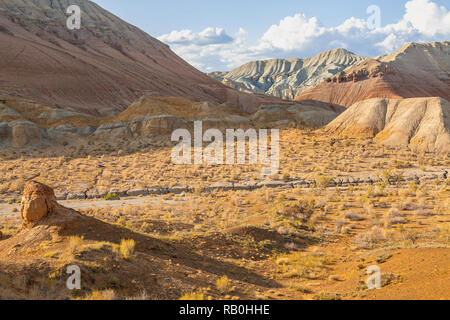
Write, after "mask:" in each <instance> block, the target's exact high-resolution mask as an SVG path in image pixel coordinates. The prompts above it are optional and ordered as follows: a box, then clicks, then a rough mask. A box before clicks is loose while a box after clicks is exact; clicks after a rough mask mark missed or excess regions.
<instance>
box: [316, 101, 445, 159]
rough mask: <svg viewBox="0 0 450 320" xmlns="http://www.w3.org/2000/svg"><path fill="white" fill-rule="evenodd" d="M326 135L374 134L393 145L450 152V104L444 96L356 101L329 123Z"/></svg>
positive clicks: (382, 141) (360, 135)
mask: <svg viewBox="0 0 450 320" xmlns="http://www.w3.org/2000/svg"><path fill="white" fill-rule="evenodd" d="M323 132H324V134H327V135H332V136H344V137H356V138H361V137H364V138H365V137H370V138H372V137H374V138H375V141H377V142H380V143H383V144H385V145H391V146H409V147H410V148H411V149H414V150H418V151H427V152H431V151H438V152H444V153H445V152H450V103H449V102H448V101H447V100H445V99H443V98H438V97H435V98H410V99H382V98H374V99H369V100H365V101H360V102H357V103H355V104H354V105H353V106H351V107H350V108H348V109H347V110H346V111H345V112H344V113H342V114H341V115H340V116H338V117H337V118H336V119H334V120H333V121H332V122H331V123H329V124H328V125H327V126H326V127H325V128H324V129H323Z"/></svg>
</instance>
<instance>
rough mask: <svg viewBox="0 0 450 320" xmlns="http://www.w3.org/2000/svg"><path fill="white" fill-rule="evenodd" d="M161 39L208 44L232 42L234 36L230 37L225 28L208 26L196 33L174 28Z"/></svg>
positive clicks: (176, 42) (180, 42)
mask: <svg viewBox="0 0 450 320" xmlns="http://www.w3.org/2000/svg"><path fill="white" fill-rule="evenodd" d="M158 39H159V40H161V41H163V42H165V43H168V44H174V45H192V44H195V45H200V46H207V45H211V44H223V43H230V42H232V41H233V38H232V37H230V36H229V35H228V34H227V33H226V32H225V30H224V29H222V28H213V27H208V28H206V29H205V30H203V31H201V32H198V33H195V32H193V31H192V30H188V29H185V30H181V31H177V30H174V31H172V32H171V33H169V34H164V35H162V36H160V37H159V38H158Z"/></svg>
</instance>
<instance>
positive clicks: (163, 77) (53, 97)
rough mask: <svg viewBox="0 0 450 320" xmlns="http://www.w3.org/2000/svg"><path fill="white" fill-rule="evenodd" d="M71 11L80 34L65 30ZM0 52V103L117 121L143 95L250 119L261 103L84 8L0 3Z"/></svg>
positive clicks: (28, 0)
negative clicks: (11, 100)
mask: <svg viewBox="0 0 450 320" xmlns="http://www.w3.org/2000/svg"><path fill="white" fill-rule="evenodd" d="M72 4H77V5H79V6H80V8H81V10H82V17H81V19H82V20H81V29H80V30H74V31H69V30H68V29H67V27H66V19H67V16H68V15H66V13H65V12H66V8H67V7H68V6H69V5H72ZM0 44H1V45H0V70H1V73H0V95H1V94H4V95H5V94H8V95H11V96H16V97H20V98H26V99H31V100H35V101H38V102H42V103H48V104H52V105H60V106H62V107H64V108H66V109H71V110H72V111H81V112H84V113H89V114H92V115H111V114H116V113H118V112H120V111H122V110H123V109H125V108H126V106H128V105H129V104H130V103H132V102H133V101H135V100H136V99H138V98H139V97H141V96H143V95H160V96H183V97H186V98H189V99H192V100H195V101H209V102H211V103H214V104H221V103H225V102H229V103H231V104H234V105H236V106H238V107H240V108H241V109H243V110H252V109H253V111H254V109H255V108H256V106H258V105H260V104H263V103H264V101H263V100H264V99H266V98H264V97H256V96H251V95H247V94H245V95H244V94H242V93H238V92H236V91H234V90H231V89H229V88H228V87H226V86H224V85H222V84H220V83H218V82H216V81H214V80H212V79H211V78H210V77H208V76H206V75H205V74H203V73H202V72H200V71H198V70H196V69H195V68H194V67H192V66H190V65H189V64H188V63H186V62H185V61H183V60H182V59H181V58H180V57H178V56H177V55H176V54H174V53H173V52H172V51H171V50H170V48H169V47H168V46H167V45H165V44H163V43H161V42H160V41H158V40H156V39H154V38H152V37H151V36H149V35H148V34H146V33H145V32H143V31H141V30H139V29H138V28H136V27H134V26H132V25H130V24H128V23H126V22H124V21H123V20H121V19H119V18H118V17H116V16H114V15H113V14H111V13H109V12H107V11H105V10H103V9H102V8H101V7H99V6H98V5H96V4H95V3H93V2H91V1H87V0H70V1H69V0H0ZM273 101H274V100H273V99H272V100H271V102H273Z"/></svg>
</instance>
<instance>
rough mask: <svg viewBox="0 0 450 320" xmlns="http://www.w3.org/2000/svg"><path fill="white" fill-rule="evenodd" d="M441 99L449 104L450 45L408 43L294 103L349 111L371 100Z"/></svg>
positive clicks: (304, 94)
mask: <svg viewBox="0 0 450 320" xmlns="http://www.w3.org/2000/svg"><path fill="white" fill-rule="evenodd" d="M416 97H441V98H444V99H446V100H450V42H449V41H444V42H434V43H424V44H416V43H409V44H407V45H405V46H404V47H402V48H401V49H399V50H398V51H397V52H396V53H394V54H392V55H388V56H384V57H380V58H378V59H367V60H366V61H364V62H362V63H360V64H359V65H357V66H354V67H351V68H349V69H347V70H345V71H343V72H341V73H339V74H337V75H335V76H334V77H331V78H329V79H327V80H325V81H324V82H322V83H320V84H318V85H317V86H315V87H313V88H311V89H309V90H307V91H305V92H303V93H302V94H301V95H300V96H299V97H298V98H297V99H296V100H307V99H313V100H320V101H324V102H329V103H335V104H339V105H343V106H346V107H350V106H352V105H353V104H355V103H356V102H358V101H363V100H368V99H371V98H391V99H398V98H416Z"/></svg>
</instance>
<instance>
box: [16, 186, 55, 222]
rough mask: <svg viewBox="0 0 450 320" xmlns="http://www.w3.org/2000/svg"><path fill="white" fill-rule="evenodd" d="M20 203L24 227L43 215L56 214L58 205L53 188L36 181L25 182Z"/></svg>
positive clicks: (38, 219)
mask: <svg viewBox="0 0 450 320" xmlns="http://www.w3.org/2000/svg"><path fill="white" fill-rule="evenodd" d="M21 203H22V207H21V208H20V214H21V217H22V223H23V226H24V227H28V226H33V225H34V224H35V223H37V222H39V221H40V220H42V219H44V218H45V217H49V216H52V215H55V214H57V209H58V207H59V205H58V203H57V202H56V196H55V193H54V191H53V189H52V188H50V187H48V186H46V185H44V184H42V183H39V182H36V181H30V182H27V183H26V184H25V188H24V191H23V195H22V202H21Z"/></svg>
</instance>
